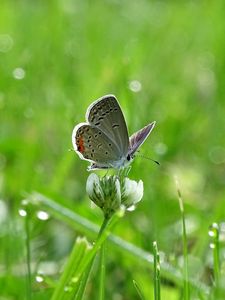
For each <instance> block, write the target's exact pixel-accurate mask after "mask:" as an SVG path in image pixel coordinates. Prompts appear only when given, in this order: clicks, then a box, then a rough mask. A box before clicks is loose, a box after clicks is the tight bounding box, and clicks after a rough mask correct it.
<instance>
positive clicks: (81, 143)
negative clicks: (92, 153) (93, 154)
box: [77, 137, 85, 153]
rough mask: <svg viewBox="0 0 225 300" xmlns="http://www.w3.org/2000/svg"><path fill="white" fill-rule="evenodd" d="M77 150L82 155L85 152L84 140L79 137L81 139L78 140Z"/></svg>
mask: <svg viewBox="0 0 225 300" xmlns="http://www.w3.org/2000/svg"><path fill="white" fill-rule="evenodd" d="M77 150H78V151H79V152H80V153H83V152H84V150H85V149H84V140H83V139H82V137H79V139H78V140H77Z"/></svg>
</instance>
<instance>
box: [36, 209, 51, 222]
mask: <svg viewBox="0 0 225 300" xmlns="http://www.w3.org/2000/svg"><path fill="white" fill-rule="evenodd" d="M37 217H38V219H40V220H42V221H46V220H48V219H49V214H48V213H47V212H46V211H42V210H39V211H38V212H37Z"/></svg>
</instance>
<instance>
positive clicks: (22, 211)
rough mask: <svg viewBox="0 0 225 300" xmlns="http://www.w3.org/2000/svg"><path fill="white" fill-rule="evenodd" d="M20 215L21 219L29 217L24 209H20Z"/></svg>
mask: <svg viewBox="0 0 225 300" xmlns="http://www.w3.org/2000/svg"><path fill="white" fill-rule="evenodd" d="M19 215H20V216H21V217H26V216H27V212H26V210H25V209H23V208H20V209H19Z"/></svg>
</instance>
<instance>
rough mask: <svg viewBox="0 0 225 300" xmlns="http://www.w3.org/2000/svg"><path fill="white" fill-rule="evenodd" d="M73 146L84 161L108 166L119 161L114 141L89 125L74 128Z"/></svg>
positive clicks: (84, 124)
mask: <svg viewBox="0 0 225 300" xmlns="http://www.w3.org/2000/svg"><path fill="white" fill-rule="evenodd" d="M73 144H74V148H75V150H76V151H77V152H78V154H79V156H80V157H81V158H83V159H86V160H91V161H93V162H97V163H99V164H104V165H108V166H110V163H111V162H113V161H115V160H117V159H118V154H117V153H118V151H117V148H116V146H115V145H114V144H113V143H112V141H111V140H110V139H109V138H108V137H107V136H106V135H105V134H104V133H103V132H102V131H101V130H100V129H98V128H96V127H93V126H91V125H89V124H86V123H83V124H80V125H78V126H77V127H75V128H74V132H73Z"/></svg>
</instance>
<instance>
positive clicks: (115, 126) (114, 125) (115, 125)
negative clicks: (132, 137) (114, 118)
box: [112, 124, 120, 128]
mask: <svg viewBox="0 0 225 300" xmlns="http://www.w3.org/2000/svg"><path fill="white" fill-rule="evenodd" d="M112 127H113V128H117V127H120V125H119V124H113V125H112Z"/></svg>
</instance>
